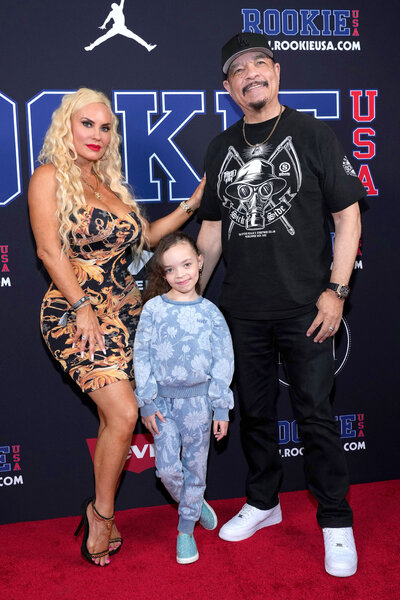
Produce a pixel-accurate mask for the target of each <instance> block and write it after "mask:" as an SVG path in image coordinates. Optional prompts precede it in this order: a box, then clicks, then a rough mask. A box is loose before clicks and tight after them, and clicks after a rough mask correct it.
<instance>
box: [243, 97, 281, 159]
mask: <svg viewBox="0 0 400 600" xmlns="http://www.w3.org/2000/svg"><path fill="white" fill-rule="evenodd" d="M282 110H283V106H282V104H281V109H280V111H279V115H278V117H277V119H276V121H275V124H274V126H273V128H272V129H271V131H270V133H269V134H268V136H267V137H266V138H265V140H264V141H262V142H259V143H258V144H250V142H249V140H248V139H247V137H246V133H245V126H246V122H245V120H244V117H243V127H242V133H243V139H244V141H245V142H246V144H247V145H248V146H250V147H251V148H259V147H260V146H262V145H263V144H265V143H266V142H268V140H269V138H270V137H271V136H272V134H273V133H274V131H275V129H276V128H277V126H278V123H279V121H280V118H281V115H282Z"/></svg>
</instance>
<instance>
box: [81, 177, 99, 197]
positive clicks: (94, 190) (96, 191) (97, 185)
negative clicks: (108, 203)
mask: <svg viewBox="0 0 400 600" xmlns="http://www.w3.org/2000/svg"><path fill="white" fill-rule="evenodd" d="M94 176H95V178H96V187H95V188H94V187H93V186H92V184H91V183H89V182H88V181H86V179H85V178H84V176H83V175H82V173H81V179H82V181H83V182H84V183H86V185H87V186H88V187H90V189H91V190H93V193H94V195H95V196H96V198H97V200H102V197H101V194H100V192H99V179H98V177H97V175H96V174H94Z"/></svg>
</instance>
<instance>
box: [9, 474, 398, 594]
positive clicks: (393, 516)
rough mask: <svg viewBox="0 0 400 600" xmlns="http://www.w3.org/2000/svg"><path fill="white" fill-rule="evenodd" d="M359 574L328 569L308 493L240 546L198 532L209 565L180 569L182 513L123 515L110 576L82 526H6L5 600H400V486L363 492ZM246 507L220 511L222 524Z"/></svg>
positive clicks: (356, 503)
mask: <svg viewBox="0 0 400 600" xmlns="http://www.w3.org/2000/svg"><path fill="white" fill-rule="evenodd" d="M350 501H351V504H352V506H353V509H354V512H355V526H354V530H355V536H356V542H357V549H358V556H359V569H358V572H357V574H356V575H354V576H353V577H350V578H347V579H338V578H335V577H331V576H330V575H327V574H326V573H325V571H324V567H323V542H322V534H321V532H320V530H319V528H318V526H317V524H316V521H315V504H314V501H313V500H312V499H311V497H310V496H309V494H307V492H289V493H285V494H282V495H281V504H282V511H283V522H282V523H281V524H280V525H275V526H273V527H271V528H268V529H264V530H262V531H259V532H258V533H256V534H255V535H254V536H253V537H252V538H250V539H249V540H245V541H243V542H237V543H230V542H223V541H222V540H220V539H219V538H218V533H217V532H218V530H215V531H211V532H207V531H204V530H203V529H202V528H201V527H200V526H197V527H196V531H195V535H196V541H197V546H198V549H199V553H200V560H199V561H198V562H196V563H193V564H192V565H178V564H177V563H176V562H175V536H176V524H177V513H176V509H175V508H174V507H172V506H162V507H156V508H145V509H134V510H127V511H123V512H120V513H118V514H117V518H118V525H119V527H120V529H121V531H122V532H123V534H124V536H125V543H124V546H123V548H122V550H121V552H120V553H119V554H118V555H116V556H115V557H113V558H112V562H111V564H110V565H109V566H108V567H106V568H103V569H101V568H98V567H92V566H91V565H90V564H89V563H87V562H86V561H84V560H83V558H81V556H80V553H79V546H80V542H75V540H74V538H73V531H74V529H75V526H76V525H77V522H78V519H77V518H76V517H69V518H64V519H53V520H48V521H35V522H28V523H16V524H11V525H3V526H1V527H0V532H1V559H0V598H1V600H22V599H23V600H50V599H51V600H81V599H85V600H128V599H129V600H130V599H132V600H150V599H151V600H153V599H157V600H170V599H171V600H183V599H185V600H186V599H190V600H196V599H198V600H203V599H204V600H205V599H211V600H214V599H215V600H228V599H229V600H235V599H247V598H248V599H252V600H253V599H261V598H262V599H263V600H269V599H270V598H271V600H314V599H317V598H318V600H350V599H351V600H397V599H398V598H400V574H399V571H400V566H399V559H400V543H399V539H400V536H399V532H400V527H399V526H400V516H399V515H400V480H396V481H386V482H380V483H370V484H362V485H354V486H353V487H352V488H351V495H350ZM242 503H243V500H241V499H235V500H218V501H214V502H211V504H212V506H213V507H214V508H215V510H216V512H217V514H218V517H219V520H220V523H223V522H224V521H226V520H227V519H228V518H230V517H231V516H233V514H234V513H235V512H236V511H237V510H238V509H239V508H240V507H241V505H242Z"/></svg>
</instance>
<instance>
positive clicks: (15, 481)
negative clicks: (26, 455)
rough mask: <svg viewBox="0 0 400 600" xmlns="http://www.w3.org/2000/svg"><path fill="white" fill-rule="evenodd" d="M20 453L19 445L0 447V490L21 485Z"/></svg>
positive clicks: (22, 481)
mask: <svg viewBox="0 0 400 600" xmlns="http://www.w3.org/2000/svg"><path fill="white" fill-rule="evenodd" d="M20 451H21V446H20V445H19V444H10V445H8V446H0V488H2V487H11V486H14V485H23V483H24V480H23V477H22V475H21V456H20Z"/></svg>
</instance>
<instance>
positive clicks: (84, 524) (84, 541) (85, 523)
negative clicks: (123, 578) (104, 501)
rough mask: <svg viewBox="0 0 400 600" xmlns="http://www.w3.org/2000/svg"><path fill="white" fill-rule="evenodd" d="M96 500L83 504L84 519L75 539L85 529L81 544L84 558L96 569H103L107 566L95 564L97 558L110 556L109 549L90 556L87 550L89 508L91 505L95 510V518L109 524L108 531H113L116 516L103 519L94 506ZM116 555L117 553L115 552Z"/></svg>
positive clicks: (86, 501) (89, 500)
mask: <svg viewBox="0 0 400 600" xmlns="http://www.w3.org/2000/svg"><path fill="white" fill-rule="evenodd" d="M93 502H94V500H93V498H88V499H87V500H85V502H84V503H83V507H82V518H81V521H80V523H79V525H78V527H77V529H76V531H75V534H74V535H75V537H77V536H78V535H79V532H80V530H81V529H82V527H83V539H82V544H81V554H82V556H83V557H84V558H85V559H86V560H87V561H89V562H90V563H92V565H95V566H96V567H102V566H104V567H105V566H107V565H106V564H105V565H101V564H100V563H96V562H94V561H95V560H96V559H97V558H103V556H107V554H108V555H110V551H109V549H108V548H107V550H102V551H101V552H94V553H93V554H90V552H89V551H88V549H87V541H88V537H89V520H88V518H87V514H86V511H87V507H88V506H89V504H92V508H93V512H94V516H95V518H96V519H98V520H99V521H105V522H106V523H107V529H111V526H112V523H113V521H114V515H112V516H111V517H103V515H101V514H100V513H99V512H98V510H97V509H96V507H95V505H94V504H93ZM119 548H120V546H119V547H118V548H117V550H118V549H119ZM114 554H115V552H114Z"/></svg>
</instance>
